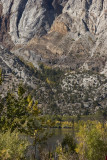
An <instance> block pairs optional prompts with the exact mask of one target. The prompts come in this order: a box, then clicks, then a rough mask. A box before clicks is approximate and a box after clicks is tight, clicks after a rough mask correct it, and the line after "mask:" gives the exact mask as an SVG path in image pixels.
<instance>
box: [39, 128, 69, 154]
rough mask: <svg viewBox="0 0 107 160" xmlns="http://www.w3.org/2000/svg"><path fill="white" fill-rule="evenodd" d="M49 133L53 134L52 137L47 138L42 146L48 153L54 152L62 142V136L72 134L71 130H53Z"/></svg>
mask: <svg viewBox="0 0 107 160" xmlns="http://www.w3.org/2000/svg"><path fill="white" fill-rule="evenodd" d="M49 132H53V136H52V137H50V138H48V140H47V142H46V144H45V145H42V147H44V148H45V149H47V150H48V151H54V150H55V148H56V147H57V146H58V144H59V143H61V142H62V140H63V138H64V135H66V134H72V129H68V128H53V129H50V130H49Z"/></svg>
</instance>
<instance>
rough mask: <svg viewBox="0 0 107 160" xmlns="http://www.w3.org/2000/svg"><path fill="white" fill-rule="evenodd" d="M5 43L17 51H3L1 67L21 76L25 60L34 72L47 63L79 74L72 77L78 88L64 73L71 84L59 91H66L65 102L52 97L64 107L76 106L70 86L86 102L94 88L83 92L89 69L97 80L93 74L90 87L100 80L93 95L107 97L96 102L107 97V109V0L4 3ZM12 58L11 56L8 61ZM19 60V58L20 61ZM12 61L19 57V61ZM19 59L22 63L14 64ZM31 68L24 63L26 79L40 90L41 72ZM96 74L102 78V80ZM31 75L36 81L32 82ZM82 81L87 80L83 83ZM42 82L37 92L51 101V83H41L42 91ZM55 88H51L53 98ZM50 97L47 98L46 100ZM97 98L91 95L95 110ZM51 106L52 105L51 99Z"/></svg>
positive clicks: (1, 29)
mask: <svg viewBox="0 0 107 160" xmlns="http://www.w3.org/2000/svg"><path fill="white" fill-rule="evenodd" d="M0 44H2V45H3V46H4V47H6V48H8V49H9V50H10V51H11V52H9V53H8V54H7V52H4V49H3V50H1V51H0V63H1V64H2V63H3V65H1V66H0V67H1V68H4V66H8V67H9V68H10V69H11V70H13V72H15V74H16V75H17V74H19V73H20V74H21V72H20V70H21V69H20V64H21V63H23V62H24V63H25V64H26V63H27V64H28V63H30V64H31V66H32V67H33V68H37V69H39V68H40V64H41V63H43V64H45V65H46V66H47V65H48V66H51V67H52V68H60V69H63V70H65V71H66V70H67V71H68V70H69V71H73V74H74V75H75V76H73V75H72V72H70V74H71V75H70V76H71V79H73V78H74V82H75V81H77V83H76V84H75V83H74V82H73V83H74V84H73V86H72V85H71V84H69V83H70V82H69V81H68V79H69V78H68V77H66V74H65V75H64V76H65V80H64V81H63V79H61V84H60V87H59V88H61V87H62V90H61V92H60V94H59V97H61V96H62V99H63V98H64V103H63V102H60V100H56V99H57V96H56V97H55V96H54V94H53V97H52V99H54V101H56V104H57V105H58V106H60V108H61V107H62V106H68V107H69V106H70V105H71V106H72V103H71V102H69V100H66V96H65V97H64V95H63V94H62V93H64V92H65V93H66V91H67V93H66V94H68V92H69V88H71V89H73V90H74V92H73V94H75V92H76V91H77V92H79V94H83V97H82V98H81V102H82V103H84V96H85V92H88V90H87V88H84V93H83V91H81V90H80V91H79V89H78V88H80V89H81V83H83V86H84V85H85V83H87V81H88V80H86V81H84V78H85V79H86V78H87V74H86V73H85V72H84V71H86V70H87V72H91V73H92V77H90V75H88V79H89V81H90V78H91V81H90V85H89V86H88V89H90V86H91V85H92V84H93V81H94V80H95V81H97V86H93V87H92V88H91V89H93V90H94V92H93V96H94V94H95V93H97V94H99V97H100V95H102V94H103V95H102V96H101V97H100V98H98V96H97V95H96V94H95V96H94V99H96V100H98V99H101V103H100V101H99V100H98V101H99V105H102V106H103V107H104V106H106V105H107V101H106V100H105V99H106V96H107V94H106V93H107V91H106V89H107V88H106V86H107V81H106V77H107V1H106V0H0ZM1 47H2V46H1ZM6 57H8V58H7V59H6ZM17 58H18V60H15V59H17ZM10 59H13V61H14V62H13V61H11V60H10ZM16 61H17V65H15V66H14V63H15V64H16ZM26 67H27V66H26V65H24V64H23V67H22V70H23V73H22V74H21V75H20V76H22V77H21V79H22V81H23V82H25V83H27V84H28V85H30V86H32V88H35V81H36V80H37V79H38V78H37V77H36V75H35V73H32V75H30V72H31V70H30V68H29V67H28V68H26ZM24 68H25V70H24ZM26 69H27V70H26ZM34 70H35V69H34ZM11 72H12V71H11ZM78 72H79V73H80V74H79V75H78V74H77V73H78ZM36 74H37V73H36ZM94 74H95V75H94ZM96 74H98V77H97V78H96ZM29 75H30V76H31V77H32V78H30V79H29V78H28V77H29ZM76 75H77V76H76ZM103 75H104V77H103ZM39 76H40V75H39ZM100 76H101V79H100V78H99V77H100ZM93 77H94V78H95V79H94V80H93ZM35 78H37V79H35ZM103 78H104V79H105V81H104V82H103ZM13 79H14V78H13ZM16 79H17V78H16ZM41 79H42V78H41ZM79 79H81V81H79V82H78V80H79ZM83 81H84V82H83ZM48 82H49V81H48ZM40 83H41V88H39V91H38V89H37V93H38V92H39V93H38V95H40V96H41V97H42V98H43V99H45V98H46V99H48V96H47V95H48V93H47V92H48V91H46V88H45V87H44V85H43V84H45V83H47V82H46V80H45V82H41V81H40V79H39V82H38V80H37V84H36V88H38V86H39V87H40ZM65 84H66V85H68V88H67V87H64V85H65ZM46 85H47V84H46ZM75 86H76V87H77V88H76V89H75ZM44 88H45V89H44ZM43 90H44V92H43ZM52 90H53V89H52ZM52 90H50V89H49V95H50V92H52ZM75 90H76V91H75ZM100 91H102V94H101V92H100ZM42 92H43V95H42V94H41V93H42ZM55 92H57V91H55ZM70 92H71V91H70ZM45 94H46V96H44V95H45ZM69 96H70V95H69ZM71 96H72V95H71ZM90 98H91V100H90ZM71 99H72V98H71ZM94 99H93V98H92V97H91V95H89V97H88V101H87V105H89V103H91V104H90V106H91V107H92V106H93V103H94V101H95V100H94ZM40 101H42V100H40ZM66 101H67V103H66ZM79 101H80V99H79V100H78V104H75V105H74V104H73V106H74V107H75V106H77V105H78V106H80V104H79V103H80V102H79ZM90 101H91V102H90ZM103 101H104V102H103ZM50 103H51V101H49V104H50ZM75 103H76V102H75ZM84 105H85V103H84ZM63 110H64V109H63ZM71 110H72V107H71Z"/></svg>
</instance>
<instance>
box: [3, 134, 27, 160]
mask: <svg viewBox="0 0 107 160" xmlns="http://www.w3.org/2000/svg"><path fill="white" fill-rule="evenodd" d="M28 145H29V143H28V141H27V140H26V139H21V138H20V137H19V133H18V132H16V131H14V132H12V133H11V132H10V131H7V132H6V133H0V159H1V160H20V159H25V151H26V149H27V146H28Z"/></svg>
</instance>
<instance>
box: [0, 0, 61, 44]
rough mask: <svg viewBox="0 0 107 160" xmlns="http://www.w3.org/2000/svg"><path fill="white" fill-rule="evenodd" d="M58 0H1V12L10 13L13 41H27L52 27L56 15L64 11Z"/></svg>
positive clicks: (5, 14) (2, 13) (9, 19)
mask: <svg viewBox="0 0 107 160" xmlns="http://www.w3.org/2000/svg"><path fill="white" fill-rule="evenodd" d="M62 2H63V1H56V0H18V1H17V0H14V1H13V0H1V8H3V9H2V10H3V11H2V12H1V13H0V14H1V16H2V17H6V16H7V15H8V22H9V26H8V27H9V30H8V31H9V34H10V36H11V39H12V41H13V42H14V43H15V44H17V43H21V44H22V43H25V42H27V41H28V40H30V39H31V38H32V37H34V36H35V35H37V36H41V35H44V34H46V33H47V31H48V30H49V29H50V27H51V25H52V23H53V21H54V19H55V16H57V15H59V14H60V13H61V12H62V8H63V7H62V6H61V4H60V3H62Z"/></svg>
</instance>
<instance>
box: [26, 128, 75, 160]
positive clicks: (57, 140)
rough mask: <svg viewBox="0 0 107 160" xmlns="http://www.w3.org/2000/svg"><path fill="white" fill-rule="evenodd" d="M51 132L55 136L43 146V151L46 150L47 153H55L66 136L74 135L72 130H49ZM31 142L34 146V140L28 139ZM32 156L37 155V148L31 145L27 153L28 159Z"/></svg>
mask: <svg viewBox="0 0 107 160" xmlns="http://www.w3.org/2000/svg"><path fill="white" fill-rule="evenodd" d="M49 132H50V133H51V132H52V133H53V135H52V136H51V137H50V138H48V139H47V141H46V143H45V144H41V147H42V149H44V150H45V151H47V152H54V151H55V149H56V147H57V146H58V144H61V142H62V140H63V138H64V136H65V135H66V134H72V129H70V128H52V129H49ZM28 139H29V141H30V142H31V143H32V144H33V139H32V138H28ZM32 155H35V147H34V146H33V145H31V146H30V147H29V150H28V152H27V157H29V158H28V159H30V157H32Z"/></svg>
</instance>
